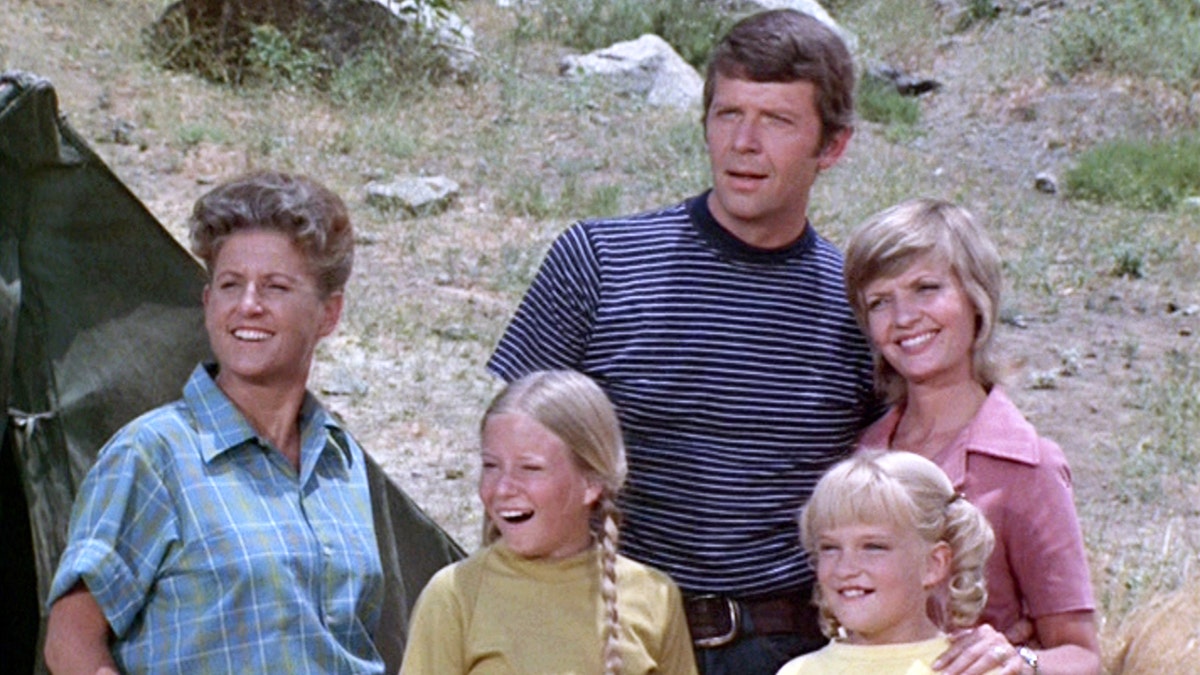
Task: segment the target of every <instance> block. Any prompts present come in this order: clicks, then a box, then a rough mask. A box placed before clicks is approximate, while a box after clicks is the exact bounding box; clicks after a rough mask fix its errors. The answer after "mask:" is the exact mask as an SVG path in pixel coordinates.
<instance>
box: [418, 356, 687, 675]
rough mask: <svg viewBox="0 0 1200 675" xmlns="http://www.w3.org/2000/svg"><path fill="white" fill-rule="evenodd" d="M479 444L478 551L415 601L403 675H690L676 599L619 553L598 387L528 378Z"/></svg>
mask: <svg viewBox="0 0 1200 675" xmlns="http://www.w3.org/2000/svg"><path fill="white" fill-rule="evenodd" d="M481 437H482V461H483V465H482V471H481V474H480V479H479V498H480V500H481V501H482V502H483V506H484V511H485V516H484V537H483V539H484V548H483V549H482V550H480V551H478V552H476V553H475V554H474V555H472V556H471V557H469V558H467V559H466V560H463V561H460V562H458V563H455V564H454V565H451V566H449V567H447V568H445V569H443V570H441V571H440V572H438V573H437V574H436V575H435V576H434V578H433V579H431V580H430V582H429V585H428V586H426V588H425V589H424V590H423V591H422V592H421V596H420V597H419V598H418V600H417V604H416V607H415V608H414V610H413V619H412V624H411V626H410V627H409V633H408V640H409V642H408V647H407V650H406V652H405V655H404V663H403V665H402V666H401V669H400V672H401V673H403V674H406V675H422V674H427V675H454V674H456V673H463V674H465V673H475V674H480V673H511V674H517V675H530V674H532V675H537V674H542V673H580V674H588V675H590V674H592V673H604V674H605V675H617V674H624V675H640V674H643V673H666V674H670V675H676V674H681V675H688V674H694V673H696V665H695V662H694V660H693V656H692V644H691V639H690V637H689V635H688V629H687V623H686V619H685V618H684V614H683V602H682V599H681V596H680V593H679V589H678V587H676V586H675V584H674V583H673V582H672V581H671V580H670V579H669V578H668V577H667V576H666V575H665V574H663V573H661V572H658V571H657V570H653V569H651V568H649V567H646V566H644V565H642V564H640V563H637V562H634V561H633V560H630V559H628V558H626V557H624V556H622V555H619V554H618V553H617V534H618V529H617V523H618V519H619V514H618V511H617V507H616V502H615V500H616V496H617V492H618V491H619V490H620V488H621V486H622V484H623V483H624V481H625V471H626V468H625V446H624V442H623V441H622V439H621V428H620V424H619V423H618V421H617V416H616V412H615V411H614V409H613V407H612V404H611V403H610V402H609V400H608V398H607V397H606V396H605V394H604V392H603V391H602V390H601V389H600V387H599V386H597V385H596V384H595V383H594V382H593V381H592V380H591V379H589V378H588V377H587V376H585V375H582V374H579V373H577V372H574V371H542V372H536V373H531V374H530V375H527V376H525V377H523V378H521V379H519V380H516V381H514V382H512V383H510V384H509V385H508V386H507V387H505V389H504V390H503V391H501V392H500V394H499V395H498V396H497V397H496V399H495V400H494V401H492V404H491V405H490V406H489V407H488V409H487V412H486V413H485V414H484V417H483V423H482V428H481Z"/></svg>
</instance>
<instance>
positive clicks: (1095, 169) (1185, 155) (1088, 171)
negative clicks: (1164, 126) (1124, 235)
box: [1064, 134, 1200, 211]
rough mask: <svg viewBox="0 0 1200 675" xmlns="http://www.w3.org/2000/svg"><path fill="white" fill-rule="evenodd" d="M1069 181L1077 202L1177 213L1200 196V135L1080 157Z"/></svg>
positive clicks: (1111, 146) (1130, 143) (1103, 148)
mask: <svg viewBox="0 0 1200 675" xmlns="http://www.w3.org/2000/svg"><path fill="white" fill-rule="evenodd" d="M1064 182H1065V185H1064V187H1065V190H1066V193H1067V195H1068V196H1070V197H1072V198H1077V199H1086V200H1089V201H1093V202H1097V203H1101V204H1112V203H1117V204H1124V205H1126V206H1129V207H1132V208H1137V209H1148V210H1152V211H1165V210H1168V209H1171V208H1173V207H1174V206H1176V205H1177V204H1179V203H1180V202H1181V201H1182V200H1183V199H1185V198H1187V197H1190V196H1200V135H1197V134H1191V135H1187V136H1182V137H1179V138H1176V139H1172V140H1158V141H1137V140H1120V141H1113V142H1110V143H1105V144H1102V145H1099V146H1096V147H1095V148H1092V149H1091V150H1088V151H1087V152H1085V153H1083V154H1082V155H1081V156H1080V157H1079V161H1078V163H1077V164H1076V165H1075V166H1074V167H1072V168H1071V169H1070V170H1069V171H1068V172H1067V174H1066V176H1065V181H1064Z"/></svg>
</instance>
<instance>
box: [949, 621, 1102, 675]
mask: <svg viewBox="0 0 1200 675" xmlns="http://www.w3.org/2000/svg"><path fill="white" fill-rule="evenodd" d="M1034 625H1035V626H1036V628H1037V635H1038V639H1039V641H1040V642H1041V646H1040V647H1037V648H1036V649H1034V650H1033V652H1034V654H1035V655H1036V656H1037V662H1038V667H1037V671H1036V675H1099V673H1100V672H1101V670H1100V639H1099V637H1098V636H1097V633H1096V621H1095V617H1094V613H1093V612H1064V613H1062V614H1052V615H1050V616H1045V617H1042V618H1040V619H1036V620H1035V621H1034ZM933 668H934V670H937V671H938V672H940V673H945V674H946V675H984V673H996V674H998V675H999V674H1002V675H1034V670H1033V668H1032V667H1030V666H1029V664H1028V663H1026V661H1025V659H1023V658H1022V657H1021V656H1020V655H1019V654H1018V653H1017V648H1016V647H1014V646H1013V645H1012V643H1010V642H1009V641H1008V639H1007V638H1005V637H1004V635H1003V634H1001V633H999V632H997V631H996V630H995V629H993V628H992V627H991V626H989V625H986V624H985V625H982V626H978V627H976V628H969V629H966V630H961V631H957V632H955V633H953V634H951V635H950V648H949V649H947V650H946V652H945V653H944V654H942V655H941V656H940V657H938V660H937V661H935V662H934V664H933Z"/></svg>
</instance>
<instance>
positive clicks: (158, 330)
mask: <svg viewBox="0 0 1200 675" xmlns="http://www.w3.org/2000/svg"><path fill="white" fill-rule="evenodd" d="M0 237H2V241H0V285H2V288H0V401H2V402H3V404H4V408H5V409H6V410H7V412H8V414H7V415H6V416H5V417H4V422H3V427H2V428H0V431H2V432H3V439H4V441H3V443H4V445H3V451H2V452H0V541H3V545H4V550H3V553H2V554H0V598H2V599H3V604H4V611H3V614H4V616H3V618H2V619H0V634H2V635H3V636H4V638H3V640H0V645H2V646H0V664H3V667H2V668H0V669H2V670H3V671H4V672H5V673H28V672H42V671H44V667H43V665H42V663H41V661H42V659H41V649H40V643H41V632H42V629H43V628H44V625H45V617H44V616H43V615H42V614H43V611H44V608H43V605H44V602H45V598H46V593H47V591H48V589H49V585H50V580H51V577H52V575H53V573H54V568H55V564H56V563H57V561H58V557H59V555H60V554H61V552H62V550H63V547H64V545H65V542H66V533H67V525H68V520H69V516H70V509H71V502H72V499H73V498H74V496H75V492H76V489H77V488H78V486H79V484H80V482H81V481H82V480H83V477H84V474H86V473H87V470H88V467H89V466H91V463H92V461H93V459H94V458H95V454H96V452H97V451H98V450H99V448H100V447H101V445H103V443H104V441H106V440H107V439H108V437H109V436H111V435H112V434H113V433H114V432H115V431H116V430H117V429H118V428H119V427H120V426H121V425H123V424H124V423H125V422H127V421H129V420H131V419H133V418H134V417H135V416H137V415H138V414H140V413H141V412H144V411H146V410H149V409H150V408H152V407H155V406H157V405H159V404H162V403H164V402H166V401H169V400H172V399H175V398H178V397H179V396H180V393H181V390H182V386H183V383H184V381H185V380H186V379H187V376H188V374H189V373H190V372H191V369H192V368H193V367H194V365H195V364H196V362H197V361H199V360H201V359H203V358H205V357H206V356H207V355H208V345H207V340H206V338H205V333H204V324H203V316H202V311H201V307H200V292H201V288H202V286H203V284H204V274H203V270H202V269H201V267H200V266H199V265H198V264H197V263H196V262H195V260H194V259H192V258H191V256H189V255H188V254H187V252H185V251H184V250H183V249H182V248H181V247H180V246H179V245H178V244H177V243H176V242H175V240H174V239H173V238H172V237H171V236H170V234H169V233H167V232H166V231H165V230H164V229H163V228H162V226H161V225H160V224H159V223H158V222H157V221H156V220H155V219H154V217H153V216H152V215H151V214H150V213H149V212H148V211H147V210H146V209H145V207H144V206H143V205H142V204H141V202H139V201H138V199H137V198H136V197H135V196H134V195H133V194H132V193H130V192H129V190H128V189H127V188H126V187H125V186H124V185H122V184H121V182H120V181H119V180H118V179H117V178H116V177H115V176H114V175H113V174H112V172H111V171H109V169H108V168H107V167H106V166H105V165H104V163H103V162H102V161H101V160H100V158H99V157H97V156H96V155H95V153H93V152H92V151H91V150H90V149H89V148H88V146H87V144H86V143H85V142H84V141H83V140H82V139H81V138H80V137H79V136H78V135H77V134H76V133H75V132H74V131H72V129H71V128H70V127H69V126H68V125H67V124H66V123H65V121H64V120H63V119H62V118H61V117H60V116H59V114H58V103H57V97H56V96H55V93H54V89H53V87H52V86H51V85H50V83H49V82H47V81H45V80H43V79H40V78H37V77H36V76H32V75H29V74H25V73H5V74H2V75H0ZM368 459H369V456H368ZM368 474H369V476H370V480H371V488H372V501H373V503H374V510H375V525H376V530H377V532H378V537H379V546H380V551H381V554H382V556H383V563H384V570H385V572H386V573H387V577H388V583H387V595H388V597H387V604H386V605H385V610H384V621H383V625H382V626H381V627H380V631H379V648H380V651H381V652H382V653H383V655H384V658H385V659H386V660H387V662H388V670H389V672H396V670H397V669H398V668H399V664H400V657H401V655H402V653H403V649H404V635H405V632H406V628H407V625H408V616H409V612H410V610H411V609H412V604H413V602H414V601H415V600H416V595H417V593H418V592H419V591H420V589H421V588H422V587H423V586H424V584H425V582H426V581H427V580H428V579H429V577H430V576H431V575H432V574H433V572H435V571H436V570H437V569H439V568H440V567H442V566H443V565H445V564H447V563H449V562H451V561H454V560H457V559H459V558H461V557H462V555H463V551H462V549H460V548H459V546H458V545H457V544H456V543H455V542H454V541H453V540H452V539H451V538H450V537H449V536H448V535H447V534H446V533H445V532H443V531H442V530H441V529H440V528H439V527H438V526H437V525H436V524H435V523H434V522H433V521H432V520H430V519H429V517H428V516H426V515H425V513H424V512H422V511H421V509H420V508H419V507H418V506H417V505H416V504H414V503H413V502H412V501H411V500H410V499H409V498H408V496H407V495H405V494H404V492H403V491H402V490H401V489H400V488H399V487H398V486H397V485H396V484H394V483H393V482H391V481H390V480H389V479H388V478H387V476H386V475H385V474H384V472H383V470H382V469H381V468H380V467H379V465H378V464H376V463H375V462H374V461H373V460H372V461H368Z"/></svg>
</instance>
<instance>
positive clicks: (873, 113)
mask: <svg viewBox="0 0 1200 675" xmlns="http://www.w3.org/2000/svg"><path fill="white" fill-rule="evenodd" d="M854 105H855V108H856V109H857V110H858V114H859V116H860V117H862V118H863V119H865V120H867V121H869V122H878V123H879V124H885V125H888V126H904V127H913V126H916V124H917V122H920V121H921V105H920V103H918V102H917V100H916V99H914V98H912V97H911V96H902V95H901V94H900V92H898V91H896V88H895V87H894V86H892V84H891V83H890V82H887V81H886V80H882V79H879V78H876V77H864V78H863V79H862V82H861V83H859V86H858V91H856V92H855V103H854Z"/></svg>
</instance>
